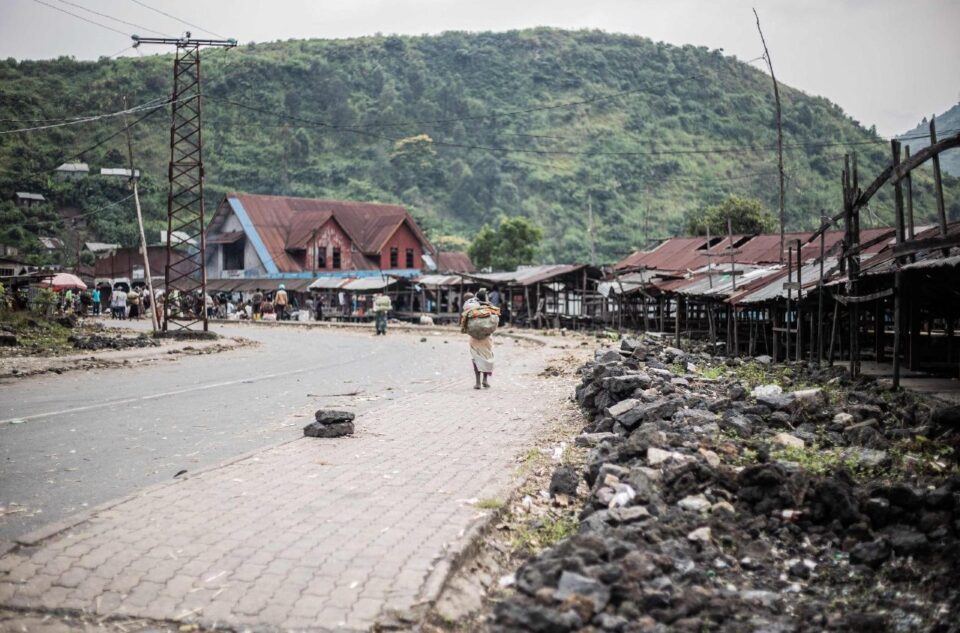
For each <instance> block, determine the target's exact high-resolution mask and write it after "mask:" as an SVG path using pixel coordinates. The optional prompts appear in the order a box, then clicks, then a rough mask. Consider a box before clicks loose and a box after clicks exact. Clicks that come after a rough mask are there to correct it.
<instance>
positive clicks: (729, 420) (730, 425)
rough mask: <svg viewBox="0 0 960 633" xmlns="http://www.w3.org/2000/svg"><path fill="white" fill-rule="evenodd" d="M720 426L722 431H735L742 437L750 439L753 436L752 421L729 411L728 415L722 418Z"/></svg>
mask: <svg viewBox="0 0 960 633" xmlns="http://www.w3.org/2000/svg"><path fill="white" fill-rule="evenodd" d="M718 424H719V425H720V428H721V429H724V430H726V431H733V432H734V433H736V434H737V435H740V436H741V437H750V436H751V435H753V426H752V425H751V424H750V420H748V419H747V418H745V417H744V416H742V415H740V414H739V413H734V412H732V411H728V412H727V414H726V415H724V416H723V417H722V418H720V420H719V422H718Z"/></svg>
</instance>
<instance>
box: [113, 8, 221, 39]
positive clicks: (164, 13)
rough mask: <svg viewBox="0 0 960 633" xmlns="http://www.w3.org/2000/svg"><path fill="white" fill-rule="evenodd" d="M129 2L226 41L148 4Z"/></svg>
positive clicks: (211, 32) (208, 30) (207, 30)
mask: <svg viewBox="0 0 960 633" xmlns="http://www.w3.org/2000/svg"><path fill="white" fill-rule="evenodd" d="M130 1H131V2H133V3H135V4H139V5H140V6H141V7H143V8H145V9H150V10H151V11H154V12H156V13H159V14H160V15H165V16H167V17H168V18H170V19H172V20H176V21H177V22H179V23H181V24H186V25H187V26H190V27H193V28H195V29H198V30H201V31H203V32H204V33H209V34H210V35H213V36H214V37H219V38H220V39H221V40H225V39H228V38H226V37H224V36H222V35H218V34H217V33H214V32H213V31H211V30H210V29H205V28H203V27H202V26H197V25H196V24H193V23H191V22H187V21H186V20H183V19H181V18H178V17H177V16H175V15H170V14H169V13H167V12H166V11H161V10H160V9H156V8H154V7H151V6H150V5H149V4H146V3H144V2H141V1H140V0H130Z"/></svg>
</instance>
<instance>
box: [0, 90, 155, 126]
mask: <svg viewBox="0 0 960 633" xmlns="http://www.w3.org/2000/svg"><path fill="white" fill-rule="evenodd" d="M162 99H163V103H157V101H159V100H160V99H153V100H152V101H148V102H147V103H145V104H142V105H139V106H134V107H133V108H129V109H127V110H121V111H119V112H108V113H105V114H97V115H94V116H88V117H85V118H78V119H69V120H66V121H63V122H60V123H50V124H47V125H37V126H34V127H24V128H18V129H15V130H0V135H6V134H19V133H21V132H36V131H38V130H48V129H51V128H56V127H64V126H67V125H79V124H81V123H92V122H94V121H100V120H102V119H108V118H110V117H115V116H123V115H124V114H135V113H137V112H142V111H144V110H151V109H155V108H162V107H164V106H165V105H167V104H168V103H170V102H171V101H170V99H169V98H167V97H162Z"/></svg>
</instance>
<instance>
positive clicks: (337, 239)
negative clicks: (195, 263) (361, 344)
mask: <svg viewBox="0 0 960 633" xmlns="http://www.w3.org/2000/svg"><path fill="white" fill-rule="evenodd" d="M206 240H207V250H206V259H207V261H206V269H207V278H208V279H211V280H217V279H237V278H259V279H277V280H281V279H301V280H305V279H315V278H317V277H322V276H350V277H362V276H365V275H381V274H386V275H393V276H402V277H411V276H415V275H416V274H418V273H419V272H420V270H421V269H422V268H423V267H424V264H425V262H427V261H433V259H434V256H433V253H434V249H433V247H432V246H431V244H430V242H429V240H427V237H426V235H424V233H423V231H422V230H421V229H420V227H419V226H418V225H417V223H416V221H415V220H414V219H413V217H412V216H411V215H410V213H409V212H408V211H407V210H406V209H405V208H404V207H402V206H400V205H395V204H380V203H372V202H353V201H346V200H324V199H312V198H294V197H290V196H261V195H252V194H243V193H230V194H227V195H226V197H225V198H224V199H223V201H222V202H221V203H220V205H219V206H218V207H217V210H216V213H215V214H214V216H213V218H212V219H211V221H210V224H209V226H208V228H207V232H206Z"/></svg>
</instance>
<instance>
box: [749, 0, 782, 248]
mask: <svg viewBox="0 0 960 633" xmlns="http://www.w3.org/2000/svg"><path fill="white" fill-rule="evenodd" d="M753 16H754V17H755V18H757V31H758V32H759V33H760V41H761V42H762V43H763V58H764V60H766V62H767V68H768V69H769V70H770V78H771V79H772V80H773V100H774V103H775V104H776V107H777V171H778V172H779V174H780V263H781V264H783V249H784V244H783V240H784V212H783V198H784V194H785V192H786V190H785V188H784V183H783V126H782V125H781V121H780V87H779V86H778V85H777V76H776V75H774V74H773V61H772V60H771V59H770V51H769V50H767V41H766V40H765V39H764V37H763V31H762V30H761V29H760V16H759V15H757V10H756V9H754V10H753Z"/></svg>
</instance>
